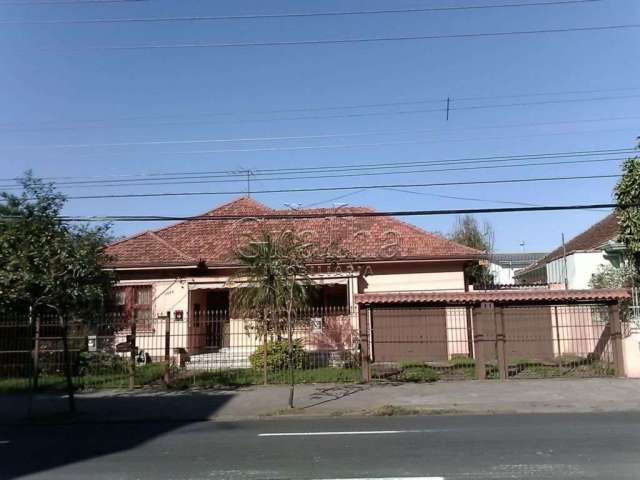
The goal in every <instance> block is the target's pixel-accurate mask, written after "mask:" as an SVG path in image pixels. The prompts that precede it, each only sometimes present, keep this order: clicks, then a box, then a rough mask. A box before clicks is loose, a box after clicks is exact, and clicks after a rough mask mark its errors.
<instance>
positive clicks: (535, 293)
mask: <svg viewBox="0 0 640 480" xmlns="http://www.w3.org/2000/svg"><path fill="white" fill-rule="evenodd" d="M630 298H631V292H629V290H626V289H623V288H617V289H591V290H543V289H535V290H488V291H485V290H483V291H473V292H400V293H363V294H358V295H356V302H357V303H358V304H360V305H371V304H407V303H427V304H457V305H468V304H478V303H482V302H493V303H532V302H538V303H566V302H603V303H615V302H619V301H620V300H629V299H630Z"/></svg>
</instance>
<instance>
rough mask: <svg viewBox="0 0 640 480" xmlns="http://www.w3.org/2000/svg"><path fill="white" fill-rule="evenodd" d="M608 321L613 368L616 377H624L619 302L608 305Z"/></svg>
mask: <svg viewBox="0 0 640 480" xmlns="http://www.w3.org/2000/svg"><path fill="white" fill-rule="evenodd" d="M609 322H610V325H611V347H612V348H611V350H612V352H613V368H614V373H615V376H616V377H624V376H625V372H624V358H623V353H622V326H621V325H620V304H619V303H615V304H613V305H609Z"/></svg>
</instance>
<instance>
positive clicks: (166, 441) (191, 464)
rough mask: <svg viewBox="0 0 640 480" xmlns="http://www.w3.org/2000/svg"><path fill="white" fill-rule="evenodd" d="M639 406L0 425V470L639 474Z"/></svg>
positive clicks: (21, 474) (135, 474)
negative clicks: (606, 410) (571, 411)
mask: <svg viewBox="0 0 640 480" xmlns="http://www.w3.org/2000/svg"><path fill="white" fill-rule="evenodd" d="M639 453H640V413H610V414H575V415H566V414H553V415H518V416H507V415H500V416H432V417H367V418H346V417H345V418H339V417H335V418H315V419H309V418H307V419H303V418H289V419H283V418H280V419H269V420H262V421H252V422H225V423H222V422H200V423H191V424H184V423H157V422H156V423H152V424H140V423H120V424H91V425H88V424H84V425H48V426H44V425H43V426H0V478H2V479H11V478H34V479H35V478H38V479H49V480H55V479H65V480H69V479H80V478H82V479H85V478H92V479H119V480H120V479H176V480H177V479H190V480H195V479H208V480H210V479H221V478H224V479H239V478H242V479H245V478H249V479H254V478H255V479H267V478H268V479H275V478H290V479H293V478H303V479H304V478H317V479H336V478H340V479H345V478H404V477H427V478H429V477H433V478H445V479H505V478H508V479H519V478H525V479H559V478H563V479H565V478H576V479H578V478H579V479H583V478H599V479H601V478H607V479H632V478H633V479H638V478H640V455H639Z"/></svg>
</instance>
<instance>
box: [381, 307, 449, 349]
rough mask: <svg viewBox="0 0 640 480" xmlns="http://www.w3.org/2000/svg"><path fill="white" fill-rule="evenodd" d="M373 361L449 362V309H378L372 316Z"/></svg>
mask: <svg viewBox="0 0 640 480" xmlns="http://www.w3.org/2000/svg"><path fill="white" fill-rule="evenodd" d="M371 334H372V337H373V361H375V362H404V361H420V362H424V361H431V362H433V361H445V360H447V358H448V356H447V313H446V309H445V308H419V309H397V308H376V309H374V310H373V312H372V315H371Z"/></svg>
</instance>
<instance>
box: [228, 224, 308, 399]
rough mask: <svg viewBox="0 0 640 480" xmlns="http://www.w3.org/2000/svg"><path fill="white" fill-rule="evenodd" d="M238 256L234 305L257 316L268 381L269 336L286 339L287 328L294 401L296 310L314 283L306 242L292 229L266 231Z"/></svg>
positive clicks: (237, 310)
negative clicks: (308, 269)
mask: <svg viewBox="0 0 640 480" xmlns="http://www.w3.org/2000/svg"><path fill="white" fill-rule="evenodd" d="M236 258H237V260H238V261H239V262H240V264H241V265H242V266H243V267H244V268H243V269H242V271H241V272H239V273H238V274H237V275H235V276H234V280H235V281H236V282H238V283H241V284H242V285H243V286H241V287H240V288H237V289H236V290H235V291H234V292H233V295H232V302H233V308H234V310H235V311H236V312H238V313H239V314H241V315H243V316H244V318H251V319H254V321H253V323H252V326H253V329H254V331H255V333H256V336H257V337H258V338H262V342H263V355H264V358H263V379H264V383H265V384H266V383H267V360H268V352H267V347H268V340H269V336H270V335H275V336H276V338H277V339H278V340H280V339H282V334H283V331H284V329H285V328H286V329H287V333H288V343H289V359H288V360H289V370H290V376H291V394H290V401H289V403H290V405H292V404H293V388H294V387H293V384H294V377H293V373H294V372H293V364H292V349H293V323H294V315H295V310H297V309H299V308H300V307H302V306H304V305H305V304H306V302H307V296H308V288H307V287H308V286H309V285H310V284H311V283H312V282H311V280H310V278H309V276H308V274H307V272H306V269H305V256H304V248H303V244H302V242H301V241H300V240H299V239H298V238H297V237H296V236H295V235H294V234H293V233H291V232H288V233H287V234H284V235H281V236H279V237H275V236H274V235H273V234H272V233H270V232H266V231H265V232H262V234H261V235H260V236H259V238H258V239H257V240H252V241H250V242H248V243H247V244H246V245H244V246H243V247H241V248H240V249H238V251H237V252H236Z"/></svg>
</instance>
